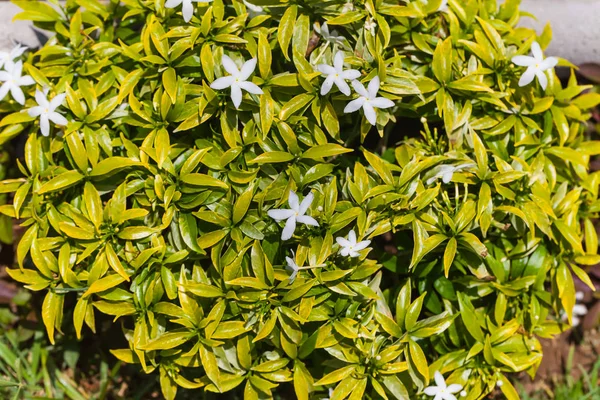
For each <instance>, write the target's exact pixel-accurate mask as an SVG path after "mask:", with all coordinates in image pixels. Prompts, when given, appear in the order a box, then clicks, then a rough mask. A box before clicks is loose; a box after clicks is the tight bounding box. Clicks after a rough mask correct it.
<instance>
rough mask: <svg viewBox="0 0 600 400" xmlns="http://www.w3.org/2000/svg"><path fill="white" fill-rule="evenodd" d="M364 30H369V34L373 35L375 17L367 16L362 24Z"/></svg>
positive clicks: (375, 25) (375, 24)
mask: <svg viewBox="0 0 600 400" xmlns="http://www.w3.org/2000/svg"><path fill="white" fill-rule="evenodd" d="M364 28H365V31H369V32H371V35H373V36H375V28H377V23H376V22H375V19H373V18H369V19H367V20H366V21H365V25H364Z"/></svg>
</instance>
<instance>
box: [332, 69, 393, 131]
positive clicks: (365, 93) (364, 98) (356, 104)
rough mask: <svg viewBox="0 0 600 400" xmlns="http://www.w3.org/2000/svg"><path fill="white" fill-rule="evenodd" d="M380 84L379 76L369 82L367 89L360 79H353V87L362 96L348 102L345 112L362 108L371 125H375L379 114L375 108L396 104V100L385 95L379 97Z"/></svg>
mask: <svg viewBox="0 0 600 400" xmlns="http://www.w3.org/2000/svg"><path fill="white" fill-rule="evenodd" d="M379 84H380V82H379V77H378V76H376V77H375V78H373V79H372V80H371V82H369V87H368V90H367V89H365V87H364V86H363V84H362V83H360V82H359V81H352V87H354V90H355V91H356V93H358V94H359V95H360V97H359V98H358V99H355V100H352V101H351V102H350V103H348V105H346V108H344V112H345V113H346V114H348V113H353V112H355V111H358V110H359V109H360V108H362V109H363V112H364V113H365V117H367V121H369V122H370V123H371V125H375V124H376V123H377V114H376V113H375V108H390V107H393V106H394V102H393V101H391V100H390V99H386V98H385V97H377V92H379Z"/></svg>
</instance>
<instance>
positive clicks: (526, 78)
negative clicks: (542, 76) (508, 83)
mask: <svg viewBox="0 0 600 400" xmlns="http://www.w3.org/2000/svg"><path fill="white" fill-rule="evenodd" d="M534 78H535V68H534V67H529V68H527V71H525V72H524V73H523V75H521V79H519V86H521V87H523V86H527V85H529V84H530V83H531V82H533V79H534Z"/></svg>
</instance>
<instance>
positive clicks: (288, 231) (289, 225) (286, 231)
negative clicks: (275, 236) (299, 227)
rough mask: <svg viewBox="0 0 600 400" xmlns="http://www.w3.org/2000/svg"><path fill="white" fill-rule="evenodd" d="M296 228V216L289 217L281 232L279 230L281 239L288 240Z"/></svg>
mask: <svg viewBox="0 0 600 400" xmlns="http://www.w3.org/2000/svg"><path fill="white" fill-rule="evenodd" d="M295 230H296V218H295V217H290V218H288V220H287V221H286V222H285V227H284V228H283V232H281V240H289V239H291V237H292V236H293V235H294V231H295Z"/></svg>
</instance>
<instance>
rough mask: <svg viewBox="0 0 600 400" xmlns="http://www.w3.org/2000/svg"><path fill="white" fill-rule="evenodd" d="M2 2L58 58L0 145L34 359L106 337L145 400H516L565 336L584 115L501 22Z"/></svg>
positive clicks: (582, 250) (335, 8)
mask: <svg viewBox="0 0 600 400" xmlns="http://www.w3.org/2000/svg"><path fill="white" fill-rule="evenodd" d="M16 3H17V4H18V5H19V6H21V7H22V8H23V10H24V11H23V12H22V13H21V14H19V16H18V18H21V19H30V20H33V21H35V22H36V24H37V25H38V26H39V27H41V28H44V29H47V30H50V31H53V32H55V33H56V36H54V37H52V38H51V39H50V41H49V42H48V43H46V45H44V46H43V47H42V48H41V49H40V50H38V51H36V52H32V53H28V54H27V55H26V57H25V58H24V59H23V71H25V72H24V73H26V74H28V75H29V76H31V78H32V80H31V82H25V83H31V85H29V86H24V85H23V88H24V89H25V91H26V93H25V94H26V99H27V100H26V103H25V105H24V106H22V105H20V104H18V103H17V102H16V101H15V100H10V95H8V97H7V98H6V99H7V101H5V105H4V108H3V109H4V110H5V111H6V112H7V115H6V116H5V117H4V119H3V120H2V121H1V122H0V125H1V126H3V127H5V128H4V129H5V131H6V130H11V129H12V130H14V131H24V132H26V133H28V139H27V144H26V146H25V156H24V161H23V162H22V163H19V167H20V169H21V172H22V173H23V176H24V177H23V178H21V179H18V180H14V181H5V182H4V183H3V185H2V191H3V192H11V191H14V192H15V194H14V197H13V199H12V204H11V205H6V206H3V207H2V208H1V211H2V213H3V214H5V215H7V216H10V217H15V218H20V219H21V220H22V225H23V226H25V227H26V229H27V230H26V233H25V234H24V236H23V238H22V240H21V241H20V243H19V245H18V248H17V260H18V264H19V267H18V268H14V269H11V270H10V274H11V276H12V277H13V278H14V279H16V280H17V281H20V282H22V283H24V284H26V285H27V287H28V288H30V289H31V290H37V291H41V290H44V291H46V295H45V300H44V303H43V309H42V314H43V319H44V323H45V325H46V328H47V331H48V335H49V337H50V339H51V340H53V337H54V335H55V334H56V332H57V331H60V329H61V326H62V324H63V320H64V319H66V318H69V319H71V318H72V322H73V324H74V326H75V329H76V330H77V332H78V334H79V335H81V334H82V332H84V333H85V334H88V333H87V332H88V331H92V332H94V330H95V322H94V314H95V313H96V312H100V313H103V314H108V315H112V316H114V317H115V320H116V319H120V321H121V323H122V326H123V333H124V335H125V337H126V338H127V340H128V342H129V348H125V349H115V350H114V355H115V356H116V357H117V358H118V359H120V360H122V361H125V362H128V363H138V364H139V365H140V368H142V369H143V370H144V371H146V372H148V373H150V372H153V371H155V372H156V373H158V374H159V376H160V382H161V386H162V391H163V394H164V396H165V397H166V398H168V399H172V398H174V397H175V395H176V392H177V390H178V388H185V389H194V388H202V390H205V391H209V392H228V391H232V390H236V391H237V392H238V393H243V396H244V397H245V398H248V399H253V398H268V397H271V396H273V395H274V393H275V392H277V391H278V390H280V391H281V392H280V393H283V395H284V396H287V397H293V395H292V394H291V390H292V388H293V391H294V392H295V395H296V396H297V397H298V398H299V399H308V398H309V397H310V398H322V397H323V396H327V395H328V393H329V396H330V398H332V399H342V398H351V399H360V398H380V397H381V398H396V399H408V398H411V399H414V398H425V397H426V396H427V395H430V396H433V395H435V394H436V393H438V392H439V391H440V390H442V388H443V387H445V385H448V387H447V389H446V391H447V392H452V393H454V394H455V395H456V396H459V392H462V395H463V396H465V398H466V399H479V398H482V397H484V396H486V395H487V394H488V393H490V392H491V391H493V390H494V388H495V387H496V386H498V387H500V389H501V390H502V392H503V393H504V394H505V395H506V397H508V398H511V399H514V398H518V395H517V393H516V391H515V390H514V388H513V386H512V385H511V383H510V382H509V380H508V379H507V374H510V373H511V372H518V371H526V372H527V373H529V374H530V375H534V374H535V371H536V369H537V367H538V366H539V364H540V362H541V357H542V354H541V346H540V344H539V342H538V340H537V337H551V336H552V335H554V334H557V333H559V332H561V330H563V329H565V328H566V327H567V325H566V324H563V323H562V322H561V319H560V313H561V311H563V310H564V311H565V312H566V313H567V315H568V318H569V320H570V319H571V318H572V308H573V305H574V304H575V291H574V281H573V279H574V278H573V274H574V275H575V276H576V277H577V278H578V279H581V280H582V281H584V282H589V279H588V277H587V275H586V272H585V265H589V264H593V263H596V262H598V261H599V258H598V255H597V254H596V253H597V247H598V240H597V235H596V232H595V230H594V227H593V223H592V219H593V218H595V217H596V216H597V213H598V208H599V203H598V201H597V197H598V184H599V182H600V175H598V174H597V173H592V174H589V173H588V172H587V165H588V162H589V159H590V156H592V155H595V154H598V153H600V145H599V144H598V142H594V141H590V140H589V138H587V137H586V133H585V121H586V119H587V118H588V112H587V110H589V109H590V108H591V107H593V106H595V105H596V104H598V103H599V102H600V99H599V97H600V96H599V95H597V94H591V93H590V94H582V92H583V91H584V90H585V89H586V87H584V86H579V85H578V84H577V82H576V80H575V76H574V74H573V72H572V73H571V78H570V79H569V80H568V82H566V83H564V84H563V83H561V82H560V81H559V80H558V79H557V77H556V75H555V74H554V73H553V69H552V67H553V66H554V64H555V61H556V60H554V59H552V58H550V59H547V60H546V61H544V62H542V58H541V57H542V55H541V49H540V48H539V46H538V45H537V42H539V43H540V44H541V45H542V47H544V46H545V45H546V44H547V43H548V41H549V40H550V37H551V31H550V30H549V29H546V30H545V31H544V32H543V33H542V35H541V36H540V37H536V34H535V32H533V31H531V30H529V29H524V28H519V27H517V23H518V21H519V19H520V17H521V15H523V14H522V13H521V12H520V11H519V9H518V3H519V2H518V1H506V2H504V3H503V4H502V5H501V6H499V7H498V5H497V4H496V2H495V1H493V0H479V1H477V0H468V1H458V0H450V1H449V2H448V4H447V5H446V4H442V3H443V2H442V1H441V0H429V2H427V1H410V2H402V3H401V4H400V5H398V4H397V3H393V2H384V1H376V2H373V1H371V0H367V1H365V2H354V1H348V2H347V3H343V2H341V1H332V2H316V1H302V2H297V3H283V2H281V3H279V2H276V1H268V0H265V1H262V0H260V1H259V0H253V1H252V2H246V1H243V2H240V1H237V0H232V1H227V2H226V3H224V2H223V1H222V0H214V1H212V2H193V3H192V2H191V0H183V1H177V0H168V1H167V2H166V4H165V3H164V2H163V1H162V0H156V1H150V0H122V1H120V2H119V1H117V0H112V1H111V2H110V3H108V4H102V3H100V2H98V1H96V0H68V1H67V2H66V5H59V4H58V2H56V1H53V2H51V3H54V6H55V7H53V6H52V5H50V4H44V3H36V2H27V1H17V2H16ZM182 10H183V11H182ZM334 28H335V29H334ZM536 40H537V42H536ZM530 50H533V54H534V56H535V57H537V58H536V59H535V60H534V59H529V58H525V57H524V56H525V55H527V54H529V52H530ZM515 56H521V57H518V58H514V57H515ZM532 60H533V61H532ZM513 61H514V62H513ZM517 64H518V65H517ZM7 65H8V66H7V67H6V68H7V71H8V69H11V71H13V72H14V70H15V68H16V67H15V66H16V65H18V63H17V64H15V63H10V62H9V63H8V64H7ZM519 65H521V66H519ZM561 65H563V66H566V67H570V68H573V66H572V65H571V64H569V63H568V62H567V61H565V60H562V61H561ZM522 66H528V67H527V72H526V69H525V68H523V67H522ZM9 72H10V71H9ZM13 72H10V73H13ZM522 76H524V77H522ZM534 78H535V79H536V81H534V82H531V81H532V80H533V79H534ZM25 80H26V81H27V79H25ZM34 81H35V82H34ZM350 81H352V82H350ZM546 81H547V82H546ZM34 83H35V84H34ZM519 85H521V86H519ZM328 89H329V90H328ZM378 89H379V90H378ZM34 94H35V95H34ZM13 96H14V94H13ZM13 98H14V97H13ZM25 109H27V110H28V111H27V112H24V111H25ZM411 121H414V122H411ZM411 126H412V127H417V128H410V127H411ZM419 131H420V132H421V134H420V135H419V133H418V132H419ZM584 243H585V246H584ZM578 265H583V267H581V266H578ZM71 303H72V304H74V306H69V304H71ZM65 304H67V306H66V307H65V306H64V305H65ZM69 323H70V322H69ZM84 325H86V326H87V327H88V328H89V330H88V329H86V330H83V326H84ZM100 340H102V338H100ZM434 378H435V379H434ZM426 387H427V388H426ZM285 390H289V391H288V392H286V391H285ZM439 397H440V396H438V397H436V399H437V398H439ZM444 398H446V399H448V398H452V397H451V396H450V397H448V396H446V397H444Z"/></svg>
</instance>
